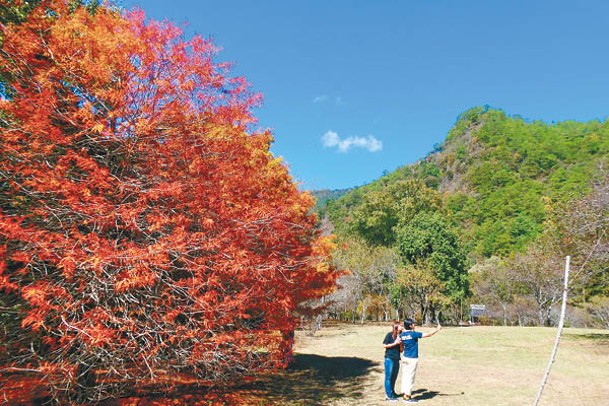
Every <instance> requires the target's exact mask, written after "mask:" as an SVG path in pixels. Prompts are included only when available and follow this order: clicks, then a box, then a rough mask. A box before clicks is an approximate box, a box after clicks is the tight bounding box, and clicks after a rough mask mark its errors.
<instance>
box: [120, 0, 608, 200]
mask: <svg viewBox="0 0 609 406" xmlns="http://www.w3.org/2000/svg"><path fill="white" fill-rule="evenodd" d="M122 3H123V5H124V6H126V7H128V8H129V7H132V6H138V7H139V8H142V9H143V10H144V11H145V12H146V14H147V16H149V17H151V18H154V19H169V20H171V21H173V22H175V23H178V25H181V24H183V23H186V24H187V26H186V28H185V33H186V35H187V36H191V35H193V34H195V33H196V34H200V35H202V36H203V37H205V38H212V39H213V42H214V43H215V44H216V45H217V46H219V47H221V48H222V51H221V52H220V54H219V55H218V58H217V60H218V61H219V62H232V63H233V64H234V67H233V73H234V74H235V75H238V76H245V77H246V78H247V79H248V81H249V82H250V83H251V84H252V85H253V89H254V90H255V91H258V92H260V93H262V94H263V96H264V104H263V106H262V107H261V108H260V109H257V110H256V111H255V112H254V114H255V116H256V117H258V119H259V126H260V127H261V128H270V129H271V130H272V131H273V133H274V135H275V143H274V144H273V146H272V148H271V149H272V151H273V153H274V154H275V155H277V156H282V157H283V158H284V160H285V162H286V163H287V164H288V166H289V168H290V172H291V173H292V176H293V177H294V178H295V179H296V180H297V181H298V182H299V184H300V186H301V188H303V189H340V188H349V187H354V186H361V185H363V184H366V183H369V182H370V181H372V180H374V179H377V178H379V177H380V176H381V175H382V173H383V171H392V170H394V169H396V168H398V167H400V166H402V165H406V164H410V163H413V162H415V161H417V160H418V159H420V158H423V157H424V156H425V155H427V153H428V152H429V151H431V150H432V149H433V147H434V145H435V144H437V143H440V142H442V141H443V140H444V138H445V137H446V134H447V132H448V131H449V130H450V128H451V127H452V126H453V124H454V123H455V120H456V118H457V116H458V115H459V114H460V113H462V112H463V111H465V110H467V109H469V108H471V107H474V106H479V105H485V104H489V105H491V106H493V107H496V108H500V109H503V110H504V111H505V112H506V113H508V114H510V115H520V116H523V117H525V118H529V119H539V120H544V121H547V122H552V121H564V120H578V121H587V120H592V119H600V120H604V119H605V118H606V117H607V115H608V107H609V53H608V52H607V40H608V39H609V2H607V1H591V0H578V1H575V0H570V1H562V0H554V1H550V0H547V1H546V0H509V1H499V0H307V1H289V0H258V1H253V0H234V1H233V0H222V1H220V0H216V1H207V0H123V1H122Z"/></svg>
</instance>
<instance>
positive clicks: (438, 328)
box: [423, 323, 442, 338]
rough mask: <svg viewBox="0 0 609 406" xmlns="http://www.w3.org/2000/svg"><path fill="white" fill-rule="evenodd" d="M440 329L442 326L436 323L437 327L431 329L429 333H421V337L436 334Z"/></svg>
mask: <svg viewBox="0 0 609 406" xmlns="http://www.w3.org/2000/svg"><path fill="white" fill-rule="evenodd" d="M440 330H442V326H441V325H440V323H438V327H436V329H435V330H434V331H432V332H431V333H423V338H427V337H431V336H432V335H434V334H436V333H437V332H438V331H440Z"/></svg>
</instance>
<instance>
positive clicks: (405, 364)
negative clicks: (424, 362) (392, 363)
mask: <svg viewBox="0 0 609 406" xmlns="http://www.w3.org/2000/svg"><path fill="white" fill-rule="evenodd" d="M418 363H419V359H418V358H402V365H401V368H402V393H403V394H404V395H407V396H410V395H411V394H412V387H413V386H414V376H415V374H416V373H417V364H418Z"/></svg>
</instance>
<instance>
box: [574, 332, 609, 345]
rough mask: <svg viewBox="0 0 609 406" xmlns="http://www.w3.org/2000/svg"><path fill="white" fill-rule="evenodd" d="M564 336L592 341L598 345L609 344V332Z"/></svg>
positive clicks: (575, 339) (576, 339)
mask: <svg viewBox="0 0 609 406" xmlns="http://www.w3.org/2000/svg"><path fill="white" fill-rule="evenodd" d="M563 337H564V338H566V339H568V340H573V341H592V342H593V343H594V344H596V345H609V333H589V334H564V335H563Z"/></svg>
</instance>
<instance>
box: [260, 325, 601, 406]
mask: <svg viewBox="0 0 609 406" xmlns="http://www.w3.org/2000/svg"><path fill="white" fill-rule="evenodd" d="M388 331H389V327H388V325H364V326H357V325H334V326H330V327H325V328H323V329H322V330H321V331H319V332H318V333H317V334H316V335H315V336H314V337H309V336H306V335H304V334H302V333H299V334H297V345H296V353H297V355H296V361H297V362H296V367H295V369H293V370H291V371H288V372H286V373H285V374H283V375H282V376H281V377H279V378H276V379H273V380H270V381H267V382H266V383H264V384H263V385H262V386H257V385H255V386H257V387H258V388H259V390H260V391H259V392H258V393H257V395H258V396H262V397H264V399H262V398H258V399H259V402H260V403H258V401H254V398H257V396H255V397H254V398H251V399H252V402H253V404H282V405H354V404H357V405H386V404H389V403H387V402H385V401H384V391H383V365H382V362H383V348H382V345H381V343H382V340H383V338H384V336H385V334H386V333H387V332H388ZM421 331H426V329H425V328H421ZM555 335H556V330H555V329H548V328H518V327H455V328H450V327H449V328H444V329H443V330H442V331H441V332H440V333H439V334H437V335H436V336H434V337H430V338H427V339H424V340H423V341H422V342H421V346H420V356H421V361H420V362H419V370H418V373H417V381H416V385H415V394H416V395H417V397H418V398H419V400H421V403H424V404H425V405H451V406H458V405H467V406H476V405H481V406H482V405H484V406H487V405H505V406H509V405H527V404H529V405H531V404H533V400H534V399H535V396H536V394H537V390H538V387H539V384H540V381H541V379H542V376H543V373H544V371H545V368H546V366H547V362H548V358H549V355H550V351H551V349H552V345H553V343H554V338H555ZM396 388H397V389H398V392H399V388H400V378H398V383H397V385H396ZM252 389H253V388H252ZM265 392H266V394H267V395H266V397H265V395H264V393H265ZM607 399H609V331H604V330H584V329H566V330H565V331H564V333H563V337H562V340H561V345H560V347H559V351H558V356H557V360H556V363H555V364H554V365H553V369H552V374H551V375H550V379H549V381H548V385H547V387H546V390H545V392H544V396H543V398H542V402H541V404H542V405H570V406H573V405H606V404H607V402H608V401H607Z"/></svg>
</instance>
